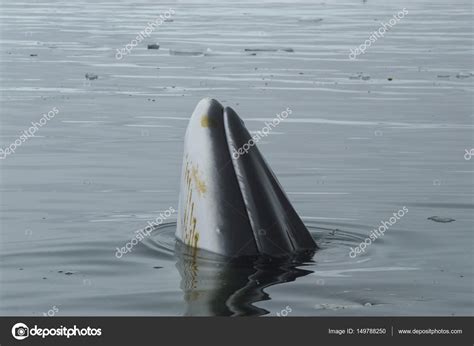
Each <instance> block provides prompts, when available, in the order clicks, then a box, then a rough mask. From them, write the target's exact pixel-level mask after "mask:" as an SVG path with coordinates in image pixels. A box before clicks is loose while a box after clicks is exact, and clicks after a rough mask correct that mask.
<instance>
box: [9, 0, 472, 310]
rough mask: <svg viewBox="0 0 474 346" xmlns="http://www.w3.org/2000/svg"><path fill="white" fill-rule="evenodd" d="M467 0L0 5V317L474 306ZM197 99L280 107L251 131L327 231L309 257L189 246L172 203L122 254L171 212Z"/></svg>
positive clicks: (251, 114)
mask: <svg viewBox="0 0 474 346" xmlns="http://www.w3.org/2000/svg"><path fill="white" fill-rule="evenodd" d="M472 6H473V5H472V2H471V1H464V0H449V1H448V0H443V1H440V0H435V1H431V0H429V1H428V0H411V1H400V0H396V1H372V0H368V1H348V0H346V1H336V0H324V1H321V2H317V1H300V0H297V1H245V0H244V1H238V2H237V1H230V0H229V1H201V0H197V1H190V0H185V1H168V2H162V1H151V0H144V1H135V2H133V1H129V0H126V1H125V0H124V1H96V0H88V1H84V0H79V1H71V2H65V1H50V0H48V1H42V0H39V1H6V0H2V1H1V6H0V32H1V35H0V76H1V79H0V94H1V103H0V111H1V120H0V148H2V149H5V148H6V147H9V146H10V145H11V144H12V143H14V142H15V140H18V139H20V142H21V143H20V144H19V145H17V146H16V149H15V152H14V153H10V154H9V155H6V156H5V157H4V158H3V157H1V158H2V159H0V220H1V221H0V222H1V223H0V229H1V233H0V314H1V315H32V316H44V315H46V316H48V315H49V316H52V315H56V316H65V315H133V316H135V315H157V316H158V315H162V316H163V315H164V316H185V315H186V316H197V315H222V316H242V315H244V316H248V315H261V316H302V315H304V316H308V315H318V316H348V315H357V316H359V315H360V316H368V315H370V316H374V315H449V316H450V315H456V316H457V315H470V316H472V315H473V314H474V313H473V312H474V303H473V277H474V276H473V239H474V238H473V222H474V214H473V209H474V201H473V183H474V181H473V177H474V157H473V158H472V159H471V151H470V150H471V149H472V148H473V147H474V139H473V130H474V126H473V90H474V85H473V81H474V76H473V72H474V67H473V64H474V63H473V55H472V54H473V7H472ZM404 8H405V9H406V12H407V13H406V15H404V17H403V18H402V19H400V20H399V21H397V23H396V24H395V25H393V26H392V27H391V28H389V30H387V31H386V33H385V34H384V36H383V37H380V38H378V39H376V40H375V41H374V42H371V41H369V42H370V46H369V47H367V49H366V51H365V53H364V54H360V55H359V56H357V57H356V59H351V58H350V57H349V54H350V53H351V48H352V49H355V48H356V47H358V46H360V45H361V44H364V41H365V40H367V39H369V37H370V36H371V35H372V33H373V32H374V31H376V30H379V29H380V28H381V27H382V24H381V22H383V23H387V22H389V21H390V19H391V18H393V16H394V15H397V14H398V13H399V12H400V11H402V10H403V9H404ZM169 9H172V10H173V11H172V12H174V14H171V15H168V18H167V20H166V21H164V22H163V23H161V25H158V26H157V27H156V28H154V29H153V32H152V33H151V34H150V36H149V37H145V38H144V39H143V40H141V39H140V41H141V42H134V44H135V43H136V46H135V47H133V49H131V50H130V52H129V53H128V52H127V54H125V55H123V54H122V55H123V56H120V54H118V53H117V49H121V48H124V47H125V46H126V45H127V44H129V43H130V42H131V41H132V40H134V39H136V37H137V35H139V32H140V31H144V30H145V29H146V28H147V26H148V27H149V28H150V26H149V24H148V23H149V22H153V21H155V19H156V18H158V17H159V15H160V14H162V15H163V14H165V12H166V11H168V10H169ZM170 13H171V12H170ZM148 31H150V29H149V30H148ZM149 44H159V49H148V45H149ZM129 48H130V46H129ZM117 57H118V58H119V59H117ZM120 57H121V58H120ZM86 74H88V75H87V78H86ZM204 97H213V98H216V99H218V100H219V101H220V102H222V103H223V104H224V105H225V106H230V107H232V108H234V109H235V111H236V112H237V113H238V114H239V115H240V116H241V117H242V118H243V119H244V121H245V123H246V126H247V127H248V128H249V130H251V131H259V130H261V129H262V128H263V127H264V126H265V122H268V121H271V120H272V119H274V118H275V117H276V114H278V113H281V112H282V111H284V110H286V109H287V108H290V109H291V110H292V114H291V115H290V116H289V117H288V118H287V119H285V120H284V121H283V122H281V123H280V124H279V125H278V127H277V128H275V129H273V130H272V131H271V133H270V134H269V135H268V136H267V137H265V138H263V139H262V140H261V141H260V142H259V143H258V147H259V149H260V151H261V152H262V153H263V155H264V156H265V158H266V159H267V161H268V163H269V164H270V166H271V167H272V168H273V170H274V172H275V174H276V175H277V177H278V179H279V181H280V183H281V184H282V186H283V187H284V189H285V191H286V193H287V194H288V196H289V198H290V200H291V201H292V203H293V205H294V207H295V209H296V210H297V211H298V213H299V215H300V216H301V217H302V219H303V220H304V222H305V223H306V225H307V226H308V229H309V230H310V231H311V233H312V235H313V237H314V238H315V240H316V241H317V243H318V244H319V246H320V249H319V250H318V251H317V252H316V253H315V254H314V256H313V257H312V258H311V259H307V260H304V261H296V260H291V261H286V262H273V263H272V262H270V263H262V262H259V261H255V262H252V263H239V262H234V261H227V260H223V259H221V258H212V257H208V256H207V257H206V256H203V257H201V256H198V258H196V256H189V255H188V254H187V251H186V249H181V248H180V246H177V245H176V242H175V240H174V232H175V228H176V218H177V215H176V213H173V214H172V215H171V216H170V217H168V218H166V220H165V222H164V223H163V224H161V225H159V226H158V227H156V228H155V229H154V231H153V232H152V233H151V234H150V236H149V237H146V238H145V239H144V240H143V241H142V242H140V243H138V244H136V245H135V246H134V247H133V249H132V250H131V251H130V252H129V253H125V254H124V255H123V256H121V257H120V258H117V257H118V256H116V253H117V248H121V247H123V246H125V244H126V243H127V242H130V241H131V239H132V238H133V237H134V235H135V234H136V233H135V231H137V230H140V229H143V228H145V227H146V226H147V222H148V221H153V220H155V219H156V218H157V217H158V216H159V215H160V213H163V212H164V211H165V210H168V209H169V208H170V207H171V208H174V209H175V210H177V204H178V194H179V188H180V172H181V164H182V152H183V139H184V138H183V137H184V133H185V129H186V126H187V122H188V119H189V117H190V115H191V113H192V111H193V109H194V107H195V106H196V104H197V103H198V102H199V100H201V99H202V98H204ZM53 109H56V110H57V111H58V112H57V114H56V115H55V116H54V117H50V119H49V120H48V121H47V122H45V121H44V120H43V123H45V124H44V125H41V126H38V125H36V126H37V128H38V130H37V131H36V132H35V133H34V137H25V136H24V137H23V140H22V139H21V138H20V136H21V135H22V134H23V131H25V130H28V129H29V128H30V127H32V126H33V125H32V124H31V123H32V122H39V121H40V119H41V118H42V117H43V114H45V113H46V114H47V113H48V112H50V111H51V110H53ZM17 143H18V142H17ZM0 153H1V152H0ZM472 153H474V151H472ZM404 207H405V208H406V209H407V212H403V216H402V217H400V216H399V217H398V218H397V219H396V222H392V221H393V219H392V221H390V218H391V217H394V216H393V213H399V211H400V210H402V211H404V209H403V208H404ZM400 214H402V213H401V212H400V213H399V214H398V215H400ZM433 217H434V218H433ZM428 218H430V219H428ZM387 222H388V223H391V225H388V224H387ZM382 223H385V225H386V226H387V227H386V228H387V229H386V230H385V231H384V233H383V234H382V235H380V236H377V237H375V236H374V235H373V234H372V232H373V230H374V229H378V228H379V227H380V226H381V225H382ZM371 234H372V237H373V238H375V239H374V240H373V239H371V238H370V235H371ZM367 238H368V239H369V240H370V242H368V241H367V240H366V239H367ZM364 241H365V242H366V243H367V244H366V245H363V247H364V249H363V250H364V251H360V253H357V254H356V253H355V252H352V253H351V249H354V251H355V250H356V248H357V247H358V246H359V245H360V244H361V242H364ZM368 243H370V244H368ZM359 249H360V247H359Z"/></svg>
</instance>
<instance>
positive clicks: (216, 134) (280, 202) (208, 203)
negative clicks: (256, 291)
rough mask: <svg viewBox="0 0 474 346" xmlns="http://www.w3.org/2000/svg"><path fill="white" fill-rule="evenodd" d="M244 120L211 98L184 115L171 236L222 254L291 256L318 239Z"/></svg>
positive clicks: (311, 246)
mask: <svg viewBox="0 0 474 346" xmlns="http://www.w3.org/2000/svg"><path fill="white" fill-rule="evenodd" d="M255 142H256V140H255V138H252V136H251V135H250V133H249V131H248V130H247V129H246V127H245V125H244V122H243V121H242V119H240V117H239V116H238V115H237V114H236V113H235V112H234V110H232V109H231V108H229V107H225V108H224V107H223V106H222V105H221V104H220V103H219V102H218V101H216V100H214V99H210V98H206V99H203V100H201V101H200V102H199V104H198V105H197V106H196V109H195V110H194V113H193V114H192V116H191V119H190V120H189V125H188V127H187V130H186V135H185V139H184V157H183V167H182V173H181V189H180V195H179V207H178V223H177V229H176V237H177V239H178V240H180V241H181V242H182V243H184V244H186V245H188V246H190V247H191V248H196V249H202V250H206V251H210V252H213V253H217V254H220V255H224V256H230V257H240V256H260V255H265V256H271V257H281V256H291V255H294V254H298V253H305V252H306V253H307V252H313V251H314V250H315V249H316V248H317V245H316V243H315V242H314V240H313V238H312V237H311V234H310V233H309V231H308V230H307V228H306V227H305V225H304V224H303V222H302V221H301V219H300V217H299V216H298V214H297V213H296V211H295V209H294V208H293V206H292V205H291V203H290V201H289V199H288V197H287V196H286V194H285V193H284V192H283V189H282V187H281V185H280V183H279V182H278V180H277V178H276V176H275V174H274V173H273V171H272V170H271V168H270V167H269V166H268V164H267V163H266V161H265V160H264V158H263V156H262V154H261V153H260V151H259V150H258V148H257V147H256V145H255V144H256V143H255Z"/></svg>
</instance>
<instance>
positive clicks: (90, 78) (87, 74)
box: [86, 73, 99, 80]
mask: <svg viewBox="0 0 474 346" xmlns="http://www.w3.org/2000/svg"><path fill="white" fill-rule="evenodd" d="M98 78H99V76H98V75H96V74H94V73H86V79H88V80H94V79H98Z"/></svg>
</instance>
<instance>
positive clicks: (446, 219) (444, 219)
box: [428, 216, 456, 223]
mask: <svg viewBox="0 0 474 346" xmlns="http://www.w3.org/2000/svg"><path fill="white" fill-rule="evenodd" d="M428 220H431V221H434V222H441V223H448V222H453V221H456V220H454V219H451V218H450V217H441V216H430V217H429V218H428Z"/></svg>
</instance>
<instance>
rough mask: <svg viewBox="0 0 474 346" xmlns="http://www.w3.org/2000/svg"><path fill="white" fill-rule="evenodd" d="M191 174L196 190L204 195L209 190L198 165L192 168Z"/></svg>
mask: <svg viewBox="0 0 474 346" xmlns="http://www.w3.org/2000/svg"><path fill="white" fill-rule="evenodd" d="M191 176H192V177H193V180H194V186H195V187H196V190H197V192H198V193H199V195H204V194H205V193H206V191H207V186H206V183H205V182H204V180H202V179H201V178H200V177H199V171H198V169H197V168H196V167H193V168H192V171H191Z"/></svg>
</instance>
